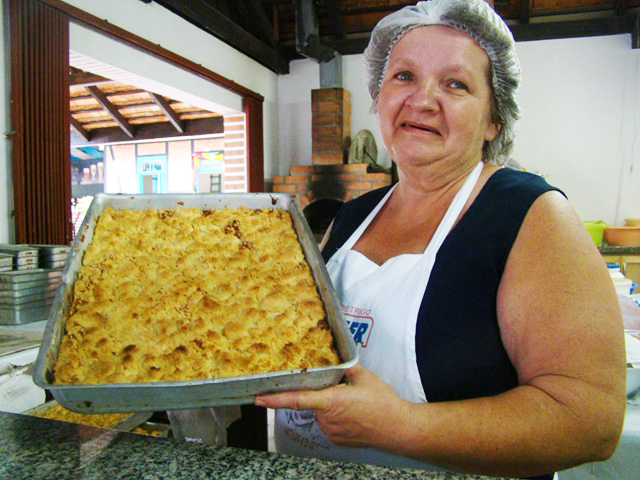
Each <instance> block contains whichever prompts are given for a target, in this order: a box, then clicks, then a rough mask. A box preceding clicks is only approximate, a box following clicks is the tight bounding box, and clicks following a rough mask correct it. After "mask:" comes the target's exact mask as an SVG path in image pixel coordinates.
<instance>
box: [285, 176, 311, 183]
mask: <svg viewBox="0 0 640 480" xmlns="http://www.w3.org/2000/svg"><path fill="white" fill-rule="evenodd" d="M284 181H285V182H286V183H289V184H292V183H306V182H307V178H306V177H305V176H302V175H293V176H288V177H285V178H284Z"/></svg>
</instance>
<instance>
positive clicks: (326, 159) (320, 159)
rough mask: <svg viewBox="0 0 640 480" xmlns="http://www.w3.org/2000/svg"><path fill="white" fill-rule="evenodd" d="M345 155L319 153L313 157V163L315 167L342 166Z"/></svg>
mask: <svg viewBox="0 0 640 480" xmlns="http://www.w3.org/2000/svg"><path fill="white" fill-rule="evenodd" d="M343 159H344V155H343V154H342V152H335V153H318V152H314V153H313V154H312V157H311V161H312V162H313V164H314V165H316V164H317V165H327V164H329V165H334V164H342V162H343Z"/></svg>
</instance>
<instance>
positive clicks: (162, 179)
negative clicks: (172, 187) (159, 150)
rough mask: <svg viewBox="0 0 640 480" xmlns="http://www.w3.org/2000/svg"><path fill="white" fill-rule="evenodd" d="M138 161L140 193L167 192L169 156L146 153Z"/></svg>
mask: <svg viewBox="0 0 640 480" xmlns="http://www.w3.org/2000/svg"><path fill="white" fill-rule="evenodd" d="M136 162H137V171H138V185H139V187H140V190H139V193H167V156H166V155H144V156H140V157H138V158H137V160H136Z"/></svg>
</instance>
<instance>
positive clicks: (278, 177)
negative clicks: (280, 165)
mask: <svg viewBox="0 0 640 480" xmlns="http://www.w3.org/2000/svg"><path fill="white" fill-rule="evenodd" d="M273 183H284V177H283V176H281V175H276V176H274V177H273Z"/></svg>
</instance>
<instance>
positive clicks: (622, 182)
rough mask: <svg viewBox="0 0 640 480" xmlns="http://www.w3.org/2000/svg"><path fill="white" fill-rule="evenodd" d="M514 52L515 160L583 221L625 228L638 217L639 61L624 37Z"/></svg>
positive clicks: (533, 45)
mask: <svg viewBox="0 0 640 480" xmlns="http://www.w3.org/2000/svg"><path fill="white" fill-rule="evenodd" d="M517 49H518V54H519V56H520V61H521V64H522V71H523V73H522V75H523V77H522V87H521V89H520V92H519V95H518V100H519V103H520V107H521V110H522V118H521V120H520V122H519V127H518V129H519V132H518V136H517V137H516V138H517V140H516V145H515V149H514V152H513V157H514V158H515V159H516V160H517V161H518V162H519V163H521V164H522V165H523V166H525V167H526V168H527V169H528V170H531V171H535V172H537V173H541V174H542V175H544V176H545V177H546V178H547V180H548V181H549V182H550V183H552V184H554V185H556V186H558V187H559V188H561V189H563V190H564V192H565V193H566V194H567V196H568V197H569V200H570V201H571V203H572V204H573V206H574V208H575V209H576V210H577V212H578V214H579V215H580V216H581V217H582V218H583V219H584V220H588V219H592V220H600V219H601V220H605V221H607V222H610V223H612V224H624V218H627V217H631V216H635V217H638V216H640V176H639V172H638V171H637V170H640V164H639V162H638V158H637V153H638V152H637V148H636V146H635V144H636V142H637V137H638V133H639V130H638V125H637V123H638V106H639V105H638V95H637V91H638V86H639V84H640V77H638V60H639V58H640V57H639V52H638V50H632V49H631V38H630V35H614V36H604V37H591V38H580V39H568V40H546V41H536V42H522V43H518V44H517ZM634 149H635V150H636V151H634ZM634 156H635V158H634ZM633 164H635V166H636V168H635V170H636V172H635V174H634V173H630V167H631V165H633ZM634 186H635V188H633V187H634Z"/></svg>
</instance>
